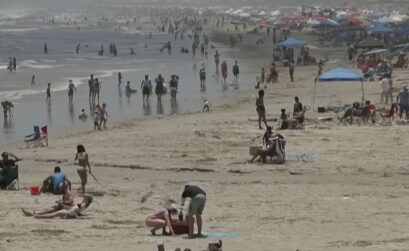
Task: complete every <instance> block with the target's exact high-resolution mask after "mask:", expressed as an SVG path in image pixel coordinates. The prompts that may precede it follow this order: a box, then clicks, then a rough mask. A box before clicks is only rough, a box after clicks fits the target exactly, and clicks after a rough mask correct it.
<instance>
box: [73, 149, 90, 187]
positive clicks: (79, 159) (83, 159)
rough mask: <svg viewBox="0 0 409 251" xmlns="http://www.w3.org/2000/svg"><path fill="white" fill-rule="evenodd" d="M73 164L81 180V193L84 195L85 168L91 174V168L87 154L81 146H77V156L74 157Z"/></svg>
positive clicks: (85, 182)
mask: <svg viewBox="0 0 409 251" xmlns="http://www.w3.org/2000/svg"><path fill="white" fill-rule="evenodd" d="M74 164H75V165H77V173H78V175H79V176H80V179H81V192H82V193H85V185H86V184H87V167H88V171H89V172H90V173H91V166H90V164H89V161H88V153H87V152H86V151H85V147H84V146H83V145H78V146H77V154H76V155H75V161H74Z"/></svg>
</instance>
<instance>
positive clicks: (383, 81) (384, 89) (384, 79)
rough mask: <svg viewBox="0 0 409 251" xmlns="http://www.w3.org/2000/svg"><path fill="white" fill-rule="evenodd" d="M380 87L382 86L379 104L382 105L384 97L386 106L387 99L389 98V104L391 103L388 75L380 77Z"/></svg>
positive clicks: (390, 86)
mask: <svg viewBox="0 0 409 251" xmlns="http://www.w3.org/2000/svg"><path fill="white" fill-rule="evenodd" d="M381 86H382V93H381V103H383V98H384V97H385V104H388V99H389V97H390V98H391V103H393V97H392V85H391V79H390V78H389V76H388V75H386V74H385V75H384V76H382V78H381Z"/></svg>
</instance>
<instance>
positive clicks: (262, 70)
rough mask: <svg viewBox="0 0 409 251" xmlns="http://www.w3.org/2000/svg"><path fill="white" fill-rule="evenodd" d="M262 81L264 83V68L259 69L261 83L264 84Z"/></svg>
mask: <svg viewBox="0 0 409 251" xmlns="http://www.w3.org/2000/svg"><path fill="white" fill-rule="evenodd" d="M264 81H266V72H265V70H264V68H261V83H262V84H264Z"/></svg>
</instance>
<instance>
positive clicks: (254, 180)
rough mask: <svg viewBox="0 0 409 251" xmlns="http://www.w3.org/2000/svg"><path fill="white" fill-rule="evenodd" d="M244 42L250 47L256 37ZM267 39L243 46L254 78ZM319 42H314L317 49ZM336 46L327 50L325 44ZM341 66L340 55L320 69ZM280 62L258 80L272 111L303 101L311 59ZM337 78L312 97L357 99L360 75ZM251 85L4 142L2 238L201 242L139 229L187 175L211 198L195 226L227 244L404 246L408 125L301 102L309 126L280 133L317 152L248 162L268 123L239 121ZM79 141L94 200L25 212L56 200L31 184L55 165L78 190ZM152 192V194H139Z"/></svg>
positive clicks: (292, 148)
mask: <svg viewBox="0 0 409 251" xmlns="http://www.w3.org/2000/svg"><path fill="white" fill-rule="evenodd" d="M250 44H251V43H249V45H248V46H249V47H248V48H256V47H255V46H252V45H250ZM268 48H270V47H268V45H265V46H264V47H258V49H256V51H254V50H253V52H252V53H249V56H248V58H247V60H248V61H251V60H253V61H254V62H259V63H258V64H257V65H256V66H254V68H252V69H250V68H249V69H247V72H246V74H252V75H253V76H256V74H257V72H258V69H259V68H261V67H262V66H264V67H268V62H269V56H270V55H271V53H270V52H269V53H266V50H268ZM237 51H238V52H239V53H243V50H240V49H239V48H238V49H237ZM323 51H325V50H319V51H317V52H312V53H313V54H314V55H318V56H320V55H321V56H322V55H323V54H322V53H323ZM328 51H329V53H331V50H329V49H328ZM342 51H343V49H337V48H334V49H332V52H333V54H332V55H341V54H342V53H341V52H342ZM336 53H338V54H336ZM266 55H268V56H266ZM335 57H336V56H335ZM263 62H264V63H263ZM342 64H344V65H346V63H343V58H342V57H341V56H339V61H338V62H337V63H336V64H327V65H326V66H325V68H326V69H330V68H332V67H335V66H337V65H342ZM287 72H288V70H287V69H286V68H281V69H280V83H279V84H276V85H271V84H269V85H268V88H267V89H266V98H265V104H266V109H267V113H268V117H278V116H279V112H280V109H281V108H286V109H287V110H288V111H291V110H292V104H293V98H294V96H299V97H300V99H301V101H302V102H303V103H304V104H305V105H309V104H310V100H311V92H312V89H313V79H314V75H315V74H316V72H317V67H316V66H311V67H297V68H296V73H295V78H296V82H294V83H290V82H289V76H288V73H287ZM394 75H395V77H394V79H395V82H394V85H395V88H397V89H398V88H399V87H401V86H402V85H403V84H404V83H405V81H406V79H407V77H408V76H407V73H405V72H400V71H397V72H395V73H394ZM246 84H247V83H246ZM252 84H253V83H249V85H252ZM335 85H336V84H324V83H320V84H318V90H319V92H318V93H317V103H318V104H319V105H322V106H325V105H330V104H336V103H341V104H346V103H351V102H352V101H360V99H361V93H360V91H361V89H360V83H349V84H340V85H336V86H335ZM365 90H366V97H367V99H370V100H372V101H373V102H375V103H379V99H380V94H379V91H380V85H379V83H378V82H372V83H365ZM256 94H257V91H256V90H250V91H238V92H237V94H236V96H235V97H226V98H223V99H220V100H212V101H211V102H212V108H211V112H210V113H199V112H197V113H189V114H180V115H173V116H166V115H162V116H150V117H148V118H144V119H130V120H126V121H121V122H116V123H111V124H109V130H107V131H98V132H94V131H92V130H91V129H90V128H88V127H87V128H85V127H76V128H72V129H66V130H65V131H61V132H60V133H58V134H54V135H52V136H51V138H50V146H49V147H48V148H39V149H24V148H23V147H24V145H23V144H22V143H20V144H17V143H16V144H8V145H3V147H2V149H4V150H7V151H11V152H13V153H15V154H16V155H17V156H19V157H21V158H24V161H22V162H21V164H20V186H21V189H20V190H19V191H10V192H1V193H0V200H1V201H2V203H1V205H0V219H1V222H2V227H1V228H0V237H1V238H0V249H1V250H44V251H46V250H55V249H56V248H58V249H59V250H114V249H115V250H156V244H157V243H158V242H163V243H164V244H165V247H166V248H167V250H173V249H174V248H176V247H182V248H184V247H190V248H191V249H192V250H203V249H205V248H206V247H207V243H209V242H211V241H213V238H208V239H193V240H186V239H183V238H181V237H159V236H151V235H150V233H149V229H148V228H146V227H145V226H144V219H145V217H146V216H147V215H148V214H149V213H151V212H152V211H154V210H155V209H158V208H160V207H161V204H162V202H163V200H164V199H166V198H172V199H175V200H179V198H180V195H181V193H182V190H183V187H184V185H185V184H196V185H199V186H200V187H202V188H203V189H204V190H205V191H206V193H207V195H208V198H207V205H206V208H205V211H204V215H203V219H204V231H205V232H239V233H240V236H239V237H236V238H225V239H223V245H224V250H262V251H264V250H265V251H269V250H293V251H294V250H296V249H299V250H329V251H331V250H371V251H373V250H406V249H407V246H408V245H409V236H408V234H407V232H408V231H407V230H408V226H407V224H406V222H407V217H408V213H407V212H406V210H405V208H406V207H408V206H409V200H407V198H408V197H406V196H408V195H409V190H408V188H409V186H408V185H407V181H406V179H407V175H408V174H409V170H408V167H407V164H406V163H407V161H408V159H409V157H408V156H407V154H406V152H405V149H407V147H409V142H408V141H407V140H405V139H404V138H403V137H402V136H403V135H405V134H406V133H407V132H408V128H407V127H405V126H397V125H394V126H371V125H368V126H356V125H353V126H342V125H337V121H336V115H335V114H332V113H330V114H326V115H329V116H332V117H334V118H335V119H334V121H330V122H318V120H317V118H318V117H319V116H321V115H320V114H317V113H315V112H313V111H308V112H307V114H306V116H307V121H306V128H305V130H293V131H280V133H281V134H283V135H284V136H285V137H286V140H287V147H286V148H287V149H286V150H287V152H288V153H296V152H298V153H306V154H308V155H311V156H312V155H313V156H315V158H314V159H313V160H312V161H302V160H299V161H296V160H294V161H287V163H286V164H284V165H261V164H250V163H248V162H247V160H248V159H249V158H250V156H249V154H248V148H249V146H252V145H260V144H261V137H262V135H263V133H264V131H262V130H258V129H257V123H254V122H248V118H250V117H256V112H255V106H254V103H255V98H256ZM273 125H274V124H273ZM77 144H84V145H85V147H86V149H87V151H88V153H89V155H90V161H91V162H92V169H93V172H94V174H95V175H96V176H97V177H98V179H99V180H100V184H98V183H96V182H94V181H93V180H92V179H91V178H90V177H89V185H88V186H87V190H88V192H89V193H90V194H93V195H94V196H95V199H96V200H95V202H94V203H93V204H92V205H91V207H90V209H89V211H88V212H87V216H86V217H85V219H81V220H59V219H55V220H36V219H32V218H27V217H24V216H23V215H22V213H21V210H20V209H21V208H22V207H25V208H30V209H31V208H39V207H40V208H42V207H44V206H47V205H52V204H53V202H54V201H55V200H57V199H58V197H56V196H51V195H41V196H31V195H30V194H29V191H28V187H30V186H32V185H36V184H37V185H38V184H40V182H41V180H42V179H43V178H44V177H46V176H47V175H48V174H49V173H50V172H51V171H52V169H53V167H54V166H56V165H59V166H61V167H62V170H63V172H64V173H66V174H67V176H68V177H69V178H70V179H71V181H72V182H73V187H74V189H77V188H78V187H79V178H78V176H77V174H76V170H75V166H73V165H71V164H70V163H71V162H72V161H73V159H74V155H75V151H76V145H77ZM148 192H152V193H153V195H152V197H151V198H149V199H148V201H146V202H145V203H141V198H142V196H143V195H145V194H146V193H148Z"/></svg>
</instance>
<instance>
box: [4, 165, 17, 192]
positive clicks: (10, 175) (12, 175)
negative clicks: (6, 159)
mask: <svg viewBox="0 0 409 251" xmlns="http://www.w3.org/2000/svg"><path fill="white" fill-rule="evenodd" d="M19 183H20V182H19V178H18V166H17V165H16V166H12V167H10V168H9V169H7V175H6V184H7V187H6V190H19V189H20V184H19Z"/></svg>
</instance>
